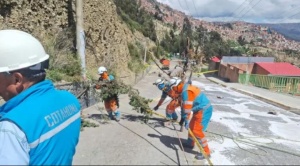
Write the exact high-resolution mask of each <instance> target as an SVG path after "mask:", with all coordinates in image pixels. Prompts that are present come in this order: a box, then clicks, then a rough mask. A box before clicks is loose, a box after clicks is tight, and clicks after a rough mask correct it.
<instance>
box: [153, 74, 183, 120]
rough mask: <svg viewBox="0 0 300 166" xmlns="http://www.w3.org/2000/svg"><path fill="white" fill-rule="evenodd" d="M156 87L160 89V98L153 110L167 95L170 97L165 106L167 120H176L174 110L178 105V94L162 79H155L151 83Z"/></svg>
mask: <svg viewBox="0 0 300 166" xmlns="http://www.w3.org/2000/svg"><path fill="white" fill-rule="evenodd" d="M153 84H154V85H156V86H157V87H158V89H159V90H161V91H162V95H161V98H160V100H159V102H158V103H157V105H156V106H155V107H154V108H153V109H154V110H155V111H156V110H158V108H159V107H160V106H161V105H162V103H163V102H164V101H165V99H166V98H167V96H169V97H170V98H172V100H171V102H170V103H169V104H168V105H167V107H166V117H167V119H169V120H174V121H176V120H177V118H178V116H177V114H176V112H175V109H176V108H177V107H179V106H180V101H179V100H178V99H179V95H177V94H175V93H174V91H172V90H171V88H170V86H169V84H168V83H166V82H165V81H164V80H163V79H160V78H159V79H157V80H156V81H155V83H153Z"/></svg>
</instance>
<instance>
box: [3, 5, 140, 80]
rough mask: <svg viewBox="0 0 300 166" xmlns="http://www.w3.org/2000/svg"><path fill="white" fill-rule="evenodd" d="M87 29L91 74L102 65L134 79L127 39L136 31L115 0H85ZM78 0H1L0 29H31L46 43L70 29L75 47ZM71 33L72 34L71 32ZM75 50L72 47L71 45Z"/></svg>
mask: <svg viewBox="0 0 300 166" xmlns="http://www.w3.org/2000/svg"><path fill="white" fill-rule="evenodd" d="M83 4H84V10H83V11H84V16H83V17H84V30H85V35H86V65H87V69H88V74H89V75H91V76H93V77H97V72H96V71H97V68H98V67H99V66H100V65H104V66H106V67H107V68H108V69H111V70H113V72H114V73H116V75H117V76H120V77H124V78H123V81H124V82H125V83H128V84H133V83H134V77H135V74H134V73H132V72H131V71H130V70H129V69H128V67H127V63H128V62H129V61H130V55H129V50H128V47H127V43H128V42H134V41H135V40H136V38H135V35H133V34H132V32H131V31H130V30H129V29H128V27H127V25H126V24H125V23H123V22H122V21H121V19H120V18H119V17H118V15H117V12H116V6H115V4H114V3H113V1H112V0H84V1H83ZM75 18H76V13H75V0H1V1H0V29H7V28H14V29H20V30H24V31H26V32H29V33H31V34H33V35H34V36H36V37H37V38H39V39H40V40H41V41H42V42H43V43H45V42H46V41H47V37H49V36H55V35H57V34H60V35H64V33H66V32H70V33H68V34H69V35H68V37H67V40H70V41H71V42H73V43H74V44H73V46H72V47H73V50H75V37H76V35H75V27H76V26H75ZM70 34H71V35H70ZM70 50H72V48H70Z"/></svg>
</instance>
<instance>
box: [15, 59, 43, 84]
mask: <svg viewBox="0 0 300 166" xmlns="http://www.w3.org/2000/svg"><path fill="white" fill-rule="evenodd" d="M48 68H49V59H47V60H45V61H43V62H41V63H38V64H36V65H32V66H29V67H26V68H23V69H18V70H14V71H10V73H14V72H18V73H21V74H22V75H23V76H24V77H26V78H27V79H28V80H29V81H33V82H40V81H43V80H45V79H46V69H48Z"/></svg>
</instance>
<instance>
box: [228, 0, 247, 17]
mask: <svg viewBox="0 0 300 166" xmlns="http://www.w3.org/2000/svg"><path fill="white" fill-rule="evenodd" d="M247 1H248V0H245V1H244V2H243V3H242V4H241V5H240V6H238V7H237V8H236V9H235V10H233V12H232V15H231V17H232V16H233V15H234V14H235V12H236V11H238V10H239V9H240V8H241V7H242V6H243V5H244V3H246V2H247Z"/></svg>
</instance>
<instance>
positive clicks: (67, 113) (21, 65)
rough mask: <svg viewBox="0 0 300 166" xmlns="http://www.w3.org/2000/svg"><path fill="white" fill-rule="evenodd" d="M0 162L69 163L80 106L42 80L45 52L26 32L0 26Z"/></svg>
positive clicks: (47, 58) (9, 163) (79, 122)
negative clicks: (3, 102)
mask: <svg viewBox="0 0 300 166" xmlns="http://www.w3.org/2000/svg"><path fill="white" fill-rule="evenodd" d="M0 59H1V61H0V96H1V97H2V98H3V99H4V100H5V101H6V103H5V104H4V105H2V106H1V107H0V165H71V164H72V160H73V156H74V154H75V148H76V145H77V143H78V139H79V133H80V126H81V118H80V104H79V101H78V100H77V98H76V97H75V96H74V95H73V94H71V93H70V92H68V91H63V90H57V89H55V87H54V85H53V83H52V82H51V81H50V80H46V79H45V78H46V72H45V69H47V68H48V66H49V55H47V54H46V52H45V50H44V48H43V46H42V45H41V43H40V42H39V41H38V40H37V39H36V38H34V37H33V36H32V35H30V34H28V33H25V32H23V31H19V30H0Z"/></svg>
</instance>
